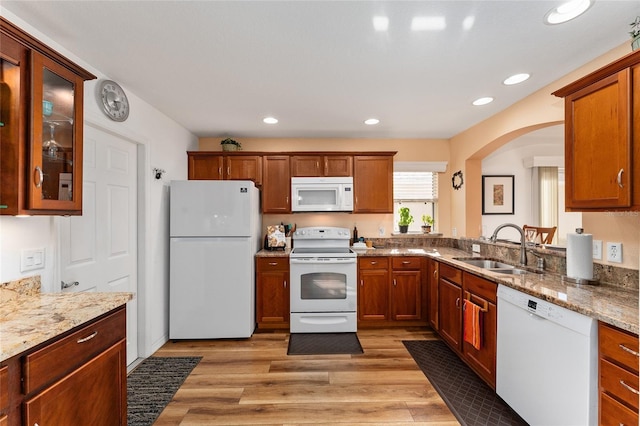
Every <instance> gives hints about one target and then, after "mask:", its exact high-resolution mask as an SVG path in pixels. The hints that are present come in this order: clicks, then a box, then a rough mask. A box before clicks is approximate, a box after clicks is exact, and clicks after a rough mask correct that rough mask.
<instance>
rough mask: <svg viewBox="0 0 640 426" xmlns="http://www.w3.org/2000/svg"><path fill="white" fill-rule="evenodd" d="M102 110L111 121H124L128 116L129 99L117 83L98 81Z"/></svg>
mask: <svg viewBox="0 0 640 426" xmlns="http://www.w3.org/2000/svg"><path fill="white" fill-rule="evenodd" d="M99 91H100V100H101V105H102V111H103V112H104V113H105V114H106V116H107V117H109V118H110V119H112V120H113V121H125V120H126V119H127V117H129V100H128V99H127V95H126V94H125V93H124V90H123V89H122V87H120V85H119V84H118V83H116V82H115V81H111V80H103V81H102V82H101V83H100V88H99Z"/></svg>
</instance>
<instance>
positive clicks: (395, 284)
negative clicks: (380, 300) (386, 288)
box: [393, 278, 398, 287]
mask: <svg viewBox="0 0 640 426" xmlns="http://www.w3.org/2000/svg"><path fill="white" fill-rule="evenodd" d="M397 285H398V283H397V282H396V279H395V278H394V279H393V286H394V287H395V286H397Z"/></svg>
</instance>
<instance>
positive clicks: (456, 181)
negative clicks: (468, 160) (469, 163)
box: [451, 170, 464, 191]
mask: <svg viewBox="0 0 640 426" xmlns="http://www.w3.org/2000/svg"><path fill="white" fill-rule="evenodd" d="M463 183H464V179H463V178H462V170H458V171H457V172H455V173H454V174H453V177H452V178H451V184H452V185H453V189H455V190H456V191H457V190H458V189H460V188H462V184H463Z"/></svg>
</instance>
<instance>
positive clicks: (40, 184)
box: [34, 166, 44, 188]
mask: <svg viewBox="0 0 640 426" xmlns="http://www.w3.org/2000/svg"><path fill="white" fill-rule="evenodd" d="M35 172H38V182H37V183H36V188H41V187H42V182H44V173H43V172H42V167H40V166H36V169H35ZM34 182H35V177H34Z"/></svg>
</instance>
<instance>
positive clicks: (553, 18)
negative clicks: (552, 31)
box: [544, 0, 595, 25]
mask: <svg viewBox="0 0 640 426" xmlns="http://www.w3.org/2000/svg"><path fill="white" fill-rule="evenodd" d="M594 2H595V0H571V1H568V2H566V3H563V4H561V5H560V6H558V7H556V8H554V9H551V10H550V11H548V12H547V14H546V15H544V22H545V24H549V25H555V24H562V23H563V22H567V21H570V20H572V19H573V18H577V17H578V16H580V15H582V14H583V13H584V12H586V11H587V9H589V8H590V7H591V6H592V5H593V3H594Z"/></svg>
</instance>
